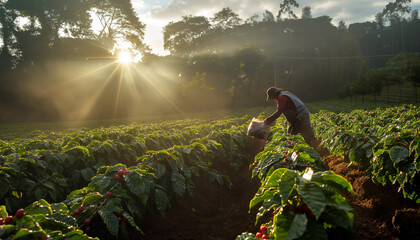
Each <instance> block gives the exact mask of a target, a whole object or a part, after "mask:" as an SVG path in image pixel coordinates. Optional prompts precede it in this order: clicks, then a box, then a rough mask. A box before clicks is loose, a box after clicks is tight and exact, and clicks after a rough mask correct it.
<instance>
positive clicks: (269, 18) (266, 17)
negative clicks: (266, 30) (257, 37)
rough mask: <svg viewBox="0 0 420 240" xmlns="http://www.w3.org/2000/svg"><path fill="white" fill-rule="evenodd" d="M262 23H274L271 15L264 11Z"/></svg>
mask: <svg viewBox="0 0 420 240" xmlns="http://www.w3.org/2000/svg"><path fill="white" fill-rule="evenodd" d="M262 22H274V15H273V13H272V12H270V11H269V10H267V9H266V10H265V11H264V13H263V17H262Z"/></svg>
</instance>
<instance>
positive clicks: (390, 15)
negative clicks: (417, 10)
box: [380, 0, 411, 22]
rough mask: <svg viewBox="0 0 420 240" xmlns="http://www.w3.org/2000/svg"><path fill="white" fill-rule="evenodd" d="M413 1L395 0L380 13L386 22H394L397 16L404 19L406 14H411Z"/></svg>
mask: <svg viewBox="0 0 420 240" xmlns="http://www.w3.org/2000/svg"><path fill="white" fill-rule="evenodd" d="M410 11H411V0H395V2H389V3H388V4H387V5H386V6H385V8H384V9H383V10H382V12H381V13H380V14H381V15H382V17H383V18H384V20H385V21H389V22H391V21H393V20H395V19H396V17H397V16H399V17H403V15H404V14H406V13H410Z"/></svg>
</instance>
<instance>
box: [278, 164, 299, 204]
mask: <svg viewBox="0 0 420 240" xmlns="http://www.w3.org/2000/svg"><path fill="white" fill-rule="evenodd" d="M296 176H297V173H296V172H295V171H292V170H287V171H285V172H284V173H283V175H282V176H281V179H280V181H279V183H278V188H279V194H280V197H281V203H282V204H283V205H284V204H285V203H286V202H287V200H288V199H289V196H290V194H291V193H292V192H293V190H295V189H296Z"/></svg>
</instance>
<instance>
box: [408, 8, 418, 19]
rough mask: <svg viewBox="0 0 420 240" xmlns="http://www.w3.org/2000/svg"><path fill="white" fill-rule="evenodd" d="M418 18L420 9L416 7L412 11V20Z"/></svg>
mask: <svg viewBox="0 0 420 240" xmlns="http://www.w3.org/2000/svg"><path fill="white" fill-rule="evenodd" d="M417 19H419V10H417V9H414V10H413V11H412V12H411V16H410V21H414V20H417Z"/></svg>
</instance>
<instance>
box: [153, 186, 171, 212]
mask: <svg viewBox="0 0 420 240" xmlns="http://www.w3.org/2000/svg"><path fill="white" fill-rule="evenodd" d="M155 204H156V208H157V209H158V210H159V212H160V213H161V214H162V216H163V215H165V212H166V209H167V208H168V206H169V199H168V196H167V195H166V192H165V191H164V190H163V189H160V188H156V189H155Z"/></svg>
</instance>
